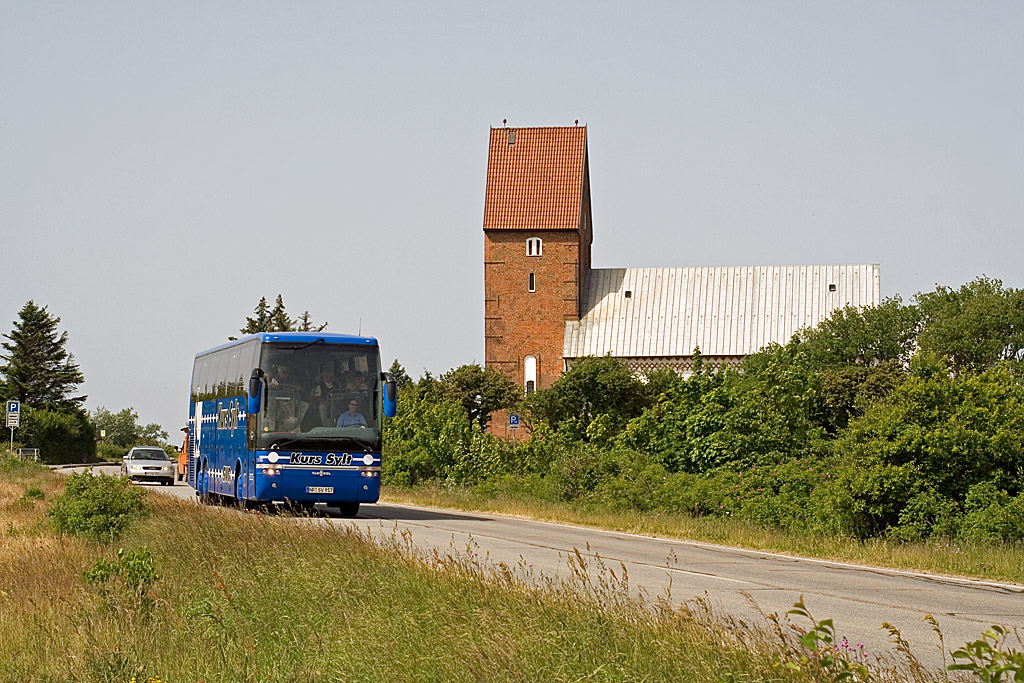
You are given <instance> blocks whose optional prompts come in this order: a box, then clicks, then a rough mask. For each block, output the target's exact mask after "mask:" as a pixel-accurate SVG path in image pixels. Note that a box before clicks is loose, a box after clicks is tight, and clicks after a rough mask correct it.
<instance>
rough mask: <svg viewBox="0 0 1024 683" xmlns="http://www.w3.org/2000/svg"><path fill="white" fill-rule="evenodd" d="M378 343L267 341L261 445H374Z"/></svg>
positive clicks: (262, 365)
mask: <svg viewBox="0 0 1024 683" xmlns="http://www.w3.org/2000/svg"><path fill="white" fill-rule="evenodd" d="M377 353H378V352H377V347H375V346H373V347H367V346H357V345H354V344H353V345H349V344H327V343H316V342H314V343H312V344H309V343H306V344H267V345H265V346H264V348H263V353H262V356H261V357H260V368H261V369H262V370H263V372H264V375H265V379H266V383H265V385H264V386H265V387H266V396H265V399H264V402H263V406H262V410H261V411H260V414H259V426H258V434H259V441H260V445H261V447H263V448H267V447H270V446H271V445H272V444H278V445H279V447H283V446H280V444H282V443H284V442H285V441H287V442H288V443H289V444H292V446H293V447H303V448H313V447H315V446H314V445H313V443H312V442H314V441H315V442H317V443H318V444H322V445H323V446H324V447H325V448H358V447H361V445H363V444H365V445H366V446H365V447H366V448H372V447H373V445H374V444H376V443H378V442H379V440H380V428H379V416H378V415H377V400H378V396H377V391H376V387H377V386H378V385H379V383H380V368H379V365H378V359H377Z"/></svg>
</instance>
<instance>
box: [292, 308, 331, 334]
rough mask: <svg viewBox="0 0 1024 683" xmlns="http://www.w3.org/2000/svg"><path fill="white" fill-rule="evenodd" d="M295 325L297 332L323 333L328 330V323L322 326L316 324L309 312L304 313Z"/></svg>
mask: <svg viewBox="0 0 1024 683" xmlns="http://www.w3.org/2000/svg"><path fill="white" fill-rule="evenodd" d="M295 325H296V327H295V331H296V332H323V331H324V330H325V329H327V323H323V324H322V325H317V324H316V323H314V322H313V318H312V317H311V316H310V315H309V311H303V312H302V315H300V316H299V318H298V320H296V321H295Z"/></svg>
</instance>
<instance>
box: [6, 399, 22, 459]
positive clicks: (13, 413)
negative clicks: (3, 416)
mask: <svg viewBox="0 0 1024 683" xmlns="http://www.w3.org/2000/svg"><path fill="white" fill-rule="evenodd" d="M20 425H21V402H20V401H8V402H7V428H8V429H10V430H11V452H12V453H13V452H14V430H15V429H17V428H18V427H19V426H20Z"/></svg>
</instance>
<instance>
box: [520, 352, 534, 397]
mask: <svg viewBox="0 0 1024 683" xmlns="http://www.w3.org/2000/svg"><path fill="white" fill-rule="evenodd" d="M523 385H524V386H525V387H526V395H527V396H529V395H530V394H532V393H533V390H534V389H535V388H536V387H537V358H536V357H535V356H527V357H526V358H524V359H523Z"/></svg>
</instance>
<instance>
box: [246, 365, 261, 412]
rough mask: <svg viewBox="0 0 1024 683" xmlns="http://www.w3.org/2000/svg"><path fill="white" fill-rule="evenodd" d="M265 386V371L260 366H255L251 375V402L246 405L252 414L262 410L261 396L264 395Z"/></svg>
mask: <svg viewBox="0 0 1024 683" xmlns="http://www.w3.org/2000/svg"><path fill="white" fill-rule="evenodd" d="M262 388H263V371H262V370H260V369H259V368H253V370H252V375H250V376H249V402H248V405H247V406H246V409H247V411H248V412H249V414H250V415H255V414H256V413H258V412H260V398H261V397H262V393H263V392H262V391H260V390H261V389H262Z"/></svg>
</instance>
